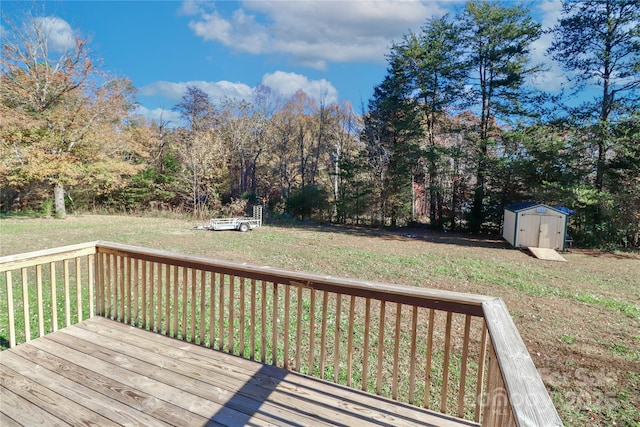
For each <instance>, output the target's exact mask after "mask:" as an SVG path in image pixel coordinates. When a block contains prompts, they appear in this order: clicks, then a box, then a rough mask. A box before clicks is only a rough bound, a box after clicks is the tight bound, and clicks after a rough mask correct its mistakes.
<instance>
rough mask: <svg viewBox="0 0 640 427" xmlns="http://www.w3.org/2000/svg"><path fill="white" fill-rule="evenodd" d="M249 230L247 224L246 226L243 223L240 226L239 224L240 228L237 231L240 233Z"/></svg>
mask: <svg viewBox="0 0 640 427" xmlns="http://www.w3.org/2000/svg"><path fill="white" fill-rule="evenodd" d="M250 229H251V228H250V227H249V224H247V223H246V222H243V223H242V224H240V227H238V230H240V231H241V232H243V233H244V232H246V231H249V230H250Z"/></svg>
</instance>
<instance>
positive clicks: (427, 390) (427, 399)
mask: <svg viewBox="0 0 640 427" xmlns="http://www.w3.org/2000/svg"><path fill="white" fill-rule="evenodd" d="M434 322H435V311H434V310H433V309H429V329H428V332H427V356H426V360H425V362H426V363H425V364H426V366H425V378H424V401H423V405H422V406H424V407H425V408H427V409H429V408H430V407H431V359H432V357H433V330H434V329H435V324H434Z"/></svg>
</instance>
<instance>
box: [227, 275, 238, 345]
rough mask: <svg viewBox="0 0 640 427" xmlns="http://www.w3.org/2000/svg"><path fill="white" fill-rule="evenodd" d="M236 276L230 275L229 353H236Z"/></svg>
mask: <svg viewBox="0 0 640 427" xmlns="http://www.w3.org/2000/svg"><path fill="white" fill-rule="evenodd" d="M235 279H236V278H235V276H234V275H231V276H229V327H228V328H227V331H228V332H227V334H228V335H229V336H228V344H227V345H228V346H229V353H231V354H234V351H233V337H234V335H235V330H234V327H233V321H234V317H235V316H234V307H233V305H234V302H235V301H234V298H233V295H234V293H235V292H234V291H235Z"/></svg>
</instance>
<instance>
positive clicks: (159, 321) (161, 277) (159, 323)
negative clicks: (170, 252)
mask: <svg viewBox="0 0 640 427" xmlns="http://www.w3.org/2000/svg"><path fill="white" fill-rule="evenodd" d="M163 268H164V270H165V275H163V274H162V270H163ZM167 270H169V266H168V265H167V264H164V267H163V264H158V292H157V296H156V298H157V301H158V303H157V307H156V314H157V318H156V332H159V333H162V313H163V310H162V302H163V300H162V296H163V295H162V291H163V288H164V287H165V286H166V284H165V282H166V281H165V280H164V278H165V276H166V271H167Z"/></svg>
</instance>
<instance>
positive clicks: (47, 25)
mask: <svg viewBox="0 0 640 427" xmlns="http://www.w3.org/2000/svg"><path fill="white" fill-rule="evenodd" d="M34 23H35V25H36V26H37V28H38V29H39V30H40V31H41V32H42V34H43V35H44V36H45V37H46V39H47V42H48V44H49V46H48V47H49V50H51V51H53V52H64V51H65V50H67V49H71V48H73V47H74V46H75V35H74V33H73V29H72V28H71V25H69V23H68V22H67V21H65V20H64V19H60V18H58V17H55V16H46V17H38V18H34Z"/></svg>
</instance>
